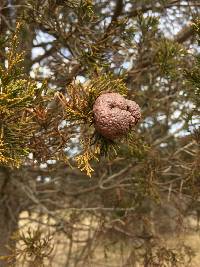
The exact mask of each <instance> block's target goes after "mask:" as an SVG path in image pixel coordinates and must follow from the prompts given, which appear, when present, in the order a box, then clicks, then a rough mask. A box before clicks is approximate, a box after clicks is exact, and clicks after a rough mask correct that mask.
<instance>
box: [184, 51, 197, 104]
mask: <svg viewBox="0 0 200 267" xmlns="http://www.w3.org/2000/svg"><path fill="white" fill-rule="evenodd" d="M185 78H186V79H187V80H188V82H189V83H190V84H191V85H192V87H193V91H192V92H189V95H190V97H191V99H192V100H193V102H194V103H195V105H196V107H197V108H198V107H199V106H200V56H197V57H196V59H195V64H194V67H193V68H192V69H190V70H185Z"/></svg>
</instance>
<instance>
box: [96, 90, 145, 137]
mask: <svg viewBox="0 0 200 267" xmlns="http://www.w3.org/2000/svg"><path fill="white" fill-rule="evenodd" d="M93 112H94V126H95V129H96V130H97V132H98V133H100V134H101V135H102V136H104V137H105V138H107V139H110V140H114V139H116V138H119V137H122V136H123V135H125V134H127V133H128V132H129V130H130V129H132V127H133V126H134V125H136V124H137V122H138V121H139V119H140V118H141V113H140V107H139V106H138V104H136V103H135V102H134V101H131V100H127V99H125V98H124V97H123V96H122V95H120V94H119V93H105V94H102V95H100V96H99V97H98V98H97V99H96V101H95V103H94V106H93Z"/></svg>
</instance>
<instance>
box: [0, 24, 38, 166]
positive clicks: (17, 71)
mask: <svg viewBox="0 0 200 267" xmlns="http://www.w3.org/2000/svg"><path fill="white" fill-rule="evenodd" d="M18 32H19V25H18V27H17V31H16V32H15V34H14V35H13V36H12V37H11V39H10V42H9V44H8V51H7V53H6V62H5V63H4V62H3V63H2V64H1V65H0V164H4V165H8V166H15V167H18V166H19V165H20V162H21V160H22V157H23V156H25V155H26V154H27V153H28V149H27V142H28V140H29V137H30V135H31V133H32V132H33V131H34V127H33V122H32V118H31V113H30V111H29V110H28V108H30V107H31V106H32V105H33V104H34V101H35V96H34V95H35V90H36V89H37V85H36V83H35V82H34V81H31V80H30V79H29V78H26V77H25V75H24V74H23V72H22V66H21V63H22V61H23V54H22V53H18V51H17V50H18Z"/></svg>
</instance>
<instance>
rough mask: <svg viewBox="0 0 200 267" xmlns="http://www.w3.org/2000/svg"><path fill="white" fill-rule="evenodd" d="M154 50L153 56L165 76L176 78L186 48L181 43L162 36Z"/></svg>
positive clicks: (181, 65)
mask: <svg viewBox="0 0 200 267" xmlns="http://www.w3.org/2000/svg"><path fill="white" fill-rule="evenodd" d="M156 50H157V53H156V56H155V58H156V61H157V62H158V64H159V67H160V70H161V72H162V73H163V74H164V75H166V76H167V77H168V76H169V77H171V78H176V77H177V76H178V75H179V73H180V71H181V67H182V68H183V58H184V57H185V56H186V54H187V52H186V49H185V48H184V47H183V46H182V45H181V44H178V43H175V42H173V41H171V40H167V39H164V38H163V39H161V40H160V41H159V42H158V43H157V44H156Z"/></svg>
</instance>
